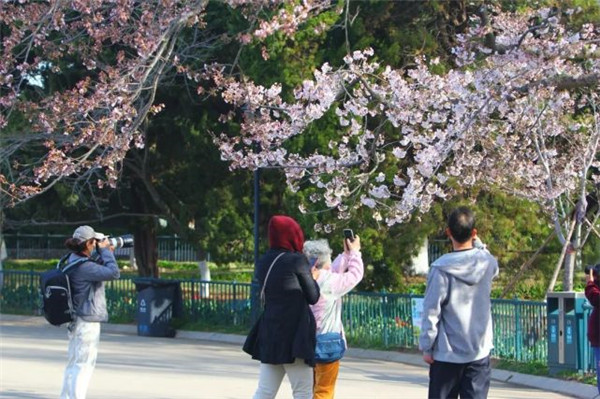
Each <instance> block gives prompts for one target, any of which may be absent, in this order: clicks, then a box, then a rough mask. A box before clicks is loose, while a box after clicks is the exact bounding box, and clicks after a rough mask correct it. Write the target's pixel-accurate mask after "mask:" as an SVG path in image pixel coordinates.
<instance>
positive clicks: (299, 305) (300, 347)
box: [244, 249, 319, 366]
mask: <svg viewBox="0 0 600 399" xmlns="http://www.w3.org/2000/svg"><path fill="white" fill-rule="evenodd" d="M282 252H285V253H284V255H283V256H281V257H280V258H279V259H278V260H277V262H276V263H275V265H274V266H273V269H272V270H271V274H269V279H268V280H267V285H266V287H265V307H264V311H263V313H262V315H261V316H260V318H259V319H258V321H257V323H256V324H255V325H254V327H253V328H252V330H251V331H250V333H249V334H248V337H247V338H246V342H245V343H244V352H246V353H248V354H250V355H252V358H253V359H257V360H260V361H261V362H262V363H269V364H284V363H293V362H294V361H295V359H296V358H300V359H304V361H305V363H306V364H308V365H310V366H314V364H315V359H314V358H315V344H316V338H315V334H316V323H315V317H314V316H313V314H312V311H311V310H310V307H309V305H312V304H315V303H316V302H317V301H318V300H319V286H318V285H317V283H316V281H315V280H314V279H313V277H312V275H311V273H310V265H309V264H308V260H307V259H306V257H305V256H304V255H303V254H301V253H297V252H289V251H284V250H279V249H271V250H269V251H268V252H267V253H266V254H265V255H263V256H262V257H261V258H260V259H259V260H258V264H257V270H256V277H257V279H258V281H259V283H260V287H261V288H262V285H263V282H264V280H265V276H266V274H267V271H268V269H269V266H271V263H272V262H273V260H274V259H275V258H276V257H277V255H279V254H280V253H282Z"/></svg>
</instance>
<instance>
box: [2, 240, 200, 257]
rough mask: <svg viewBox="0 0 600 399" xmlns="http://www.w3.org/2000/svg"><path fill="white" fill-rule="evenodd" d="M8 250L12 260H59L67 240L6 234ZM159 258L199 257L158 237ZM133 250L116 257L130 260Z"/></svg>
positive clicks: (190, 249)
mask: <svg viewBox="0 0 600 399" xmlns="http://www.w3.org/2000/svg"><path fill="white" fill-rule="evenodd" d="M3 237H4V240H5V241H6V249H7V253H8V257H9V258H10V259H58V258H60V257H61V256H63V255H64V254H65V245H64V244H65V240H66V239H67V238H69V236H66V235H62V234H4V235H3ZM157 240H158V257H159V259H161V260H168V261H178V262H194V261H197V260H198V256H197V253H196V250H195V249H194V247H193V246H192V245H191V244H190V243H188V242H186V241H185V240H182V239H180V238H179V237H174V236H158V237H157ZM132 254H133V248H119V249H117V250H115V255H116V256H117V257H119V258H128V257H131V256H132Z"/></svg>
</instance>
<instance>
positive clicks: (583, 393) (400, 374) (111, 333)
mask: <svg viewBox="0 0 600 399" xmlns="http://www.w3.org/2000/svg"><path fill="white" fill-rule="evenodd" d="M242 339H243V337H240V336H236V335H224V334H211V333H196V332H180V333H179V334H178V336H177V338H175V339H170V338H150V337H138V336H137V335H135V326H124V325H110V324H107V325H104V326H103V330H102V337H101V343H100V354H99V358H98V364H97V366H96V371H95V373H94V375H93V377H92V381H91V385H90V389H89V392H88V399H137V398H139V399H184V398H186V399H188V398H189V399H191V398H200V399H240V398H250V397H251V396H252V393H253V392H254V389H255V387H256V382H257V377H258V363H257V362H256V361H253V360H251V359H250V358H249V356H247V355H246V354H245V353H243V352H242V351H241V350H240V341H241V340H242ZM66 346H67V339H66V328H64V327H61V328H57V327H52V326H50V325H48V324H47V323H46V322H45V321H44V320H43V319H42V318H40V317H23V316H11V315H0V398H3V399H4V398H6V399H8V398H11V399H22V398H27V399H32V398H41V399H46V398H47V399H50V398H57V397H58V394H59V392H60V387H61V380H62V373H63V369H64V365H65V362H66ZM399 362H400V363H399ZM413 362H414V363H415V364H417V365H413V364H410V363H413ZM417 362H418V363H417ZM494 373H495V375H494V378H495V380H494V381H493V382H492V389H491V391H490V395H489V398H490V399H529V398H547V399H559V398H572V397H580V398H593V397H595V394H596V391H595V388H594V387H591V386H589V385H584V384H576V383H569V382H565V381H558V380H554V379H549V378H540V377H532V376H524V375H519V374H515V373H508V372H503V371H500V370H494ZM498 373H499V374H498ZM498 379H503V380H507V379H509V380H511V381H518V382H520V383H529V384H530V385H533V386H538V387H541V388H543V389H542V390H540V389H535V388H532V387H526V386H523V385H518V384H514V383H506V382H503V381H500V380H498ZM427 381H428V379H427V369H426V368H425V367H423V365H422V363H421V362H420V357H419V356H414V355H406V354H399V353H392V352H383V351H366V350H353V349H351V350H350V351H349V353H348V356H347V357H345V358H344V360H343V362H342V367H341V370H340V378H339V380H338V384H337V394H336V397H337V398H339V399H355V398H356V399H367V398H368V399H371V398H374V399H388V398H389V399H392V398H403V399H404V398H406V399H412V398H415V399H417V398H424V397H426V395H427ZM560 390H562V392H564V394H558V393H554V392H551V391H555V392H556V391H560ZM291 397H292V396H291V390H290V388H289V384H288V383H287V381H286V380H285V381H284V383H283V384H282V387H281V389H280V392H279V394H278V396H277V398H278V399H288V398H291Z"/></svg>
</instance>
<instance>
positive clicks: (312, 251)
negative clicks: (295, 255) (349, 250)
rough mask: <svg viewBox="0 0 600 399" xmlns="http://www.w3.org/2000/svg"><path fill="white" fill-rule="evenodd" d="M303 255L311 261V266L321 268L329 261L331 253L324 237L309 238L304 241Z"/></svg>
mask: <svg viewBox="0 0 600 399" xmlns="http://www.w3.org/2000/svg"><path fill="white" fill-rule="evenodd" d="M302 251H303V252H304V255H306V257H307V258H308V261H309V262H311V266H313V264H314V266H316V268H317V269H320V268H322V267H323V266H324V265H325V264H327V263H331V253H332V252H333V251H332V250H331V248H330V247H329V242H328V241H327V240H326V239H324V238H323V239H319V240H309V241H305V242H304V249H303V250H302Z"/></svg>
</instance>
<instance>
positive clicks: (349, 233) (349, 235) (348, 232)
mask: <svg viewBox="0 0 600 399" xmlns="http://www.w3.org/2000/svg"><path fill="white" fill-rule="evenodd" d="M344 237H345V238H347V239H349V240H350V241H354V232H353V231H352V229H344Z"/></svg>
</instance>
